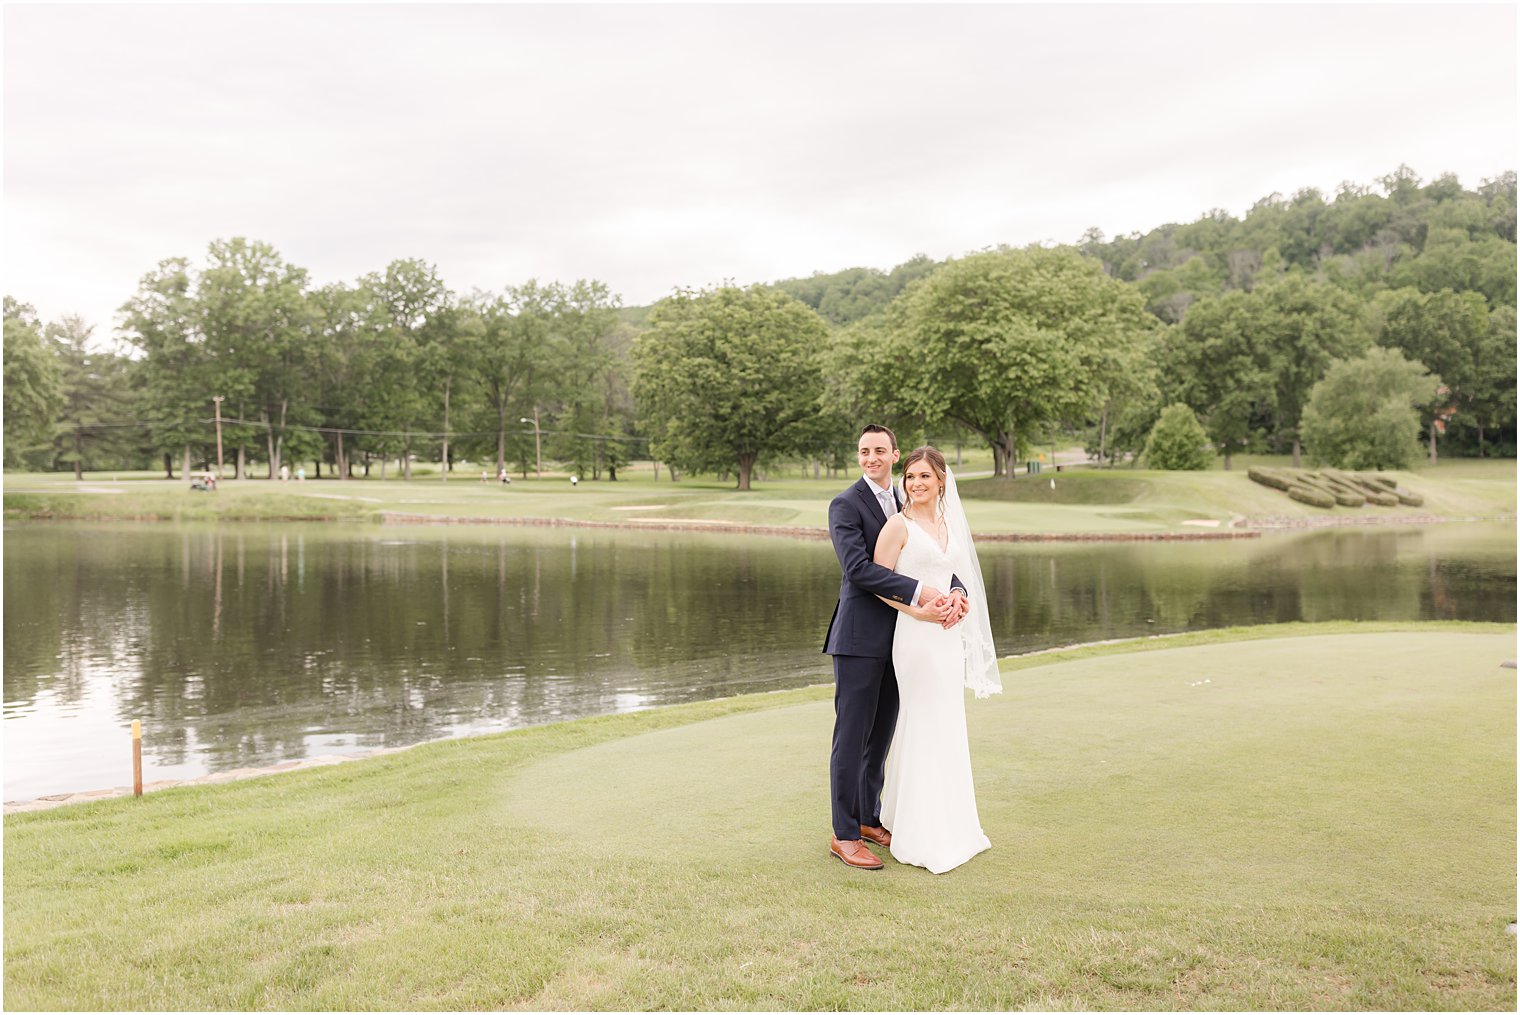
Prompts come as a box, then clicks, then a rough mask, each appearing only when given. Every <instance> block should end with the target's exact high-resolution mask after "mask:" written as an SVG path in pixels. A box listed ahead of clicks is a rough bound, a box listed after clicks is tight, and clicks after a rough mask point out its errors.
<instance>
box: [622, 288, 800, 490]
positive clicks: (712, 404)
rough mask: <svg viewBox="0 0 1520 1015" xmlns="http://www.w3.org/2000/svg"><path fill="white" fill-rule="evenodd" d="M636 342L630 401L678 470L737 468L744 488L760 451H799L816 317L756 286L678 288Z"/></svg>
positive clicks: (655, 443)
mask: <svg viewBox="0 0 1520 1015" xmlns="http://www.w3.org/2000/svg"><path fill="white" fill-rule="evenodd" d="M649 323H650V330H649V331H647V332H645V333H644V334H643V335H641V336H639V339H638V341H637V342H636V343H635V344H634V385H633V391H634V396H635V398H636V399H637V400H638V403H639V406H640V409H641V416H642V421H643V424H644V426H645V428H646V431H647V432H648V434H649V436H650V442H651V444H652V446H653V448H654V450H655V453H656V454H657V455H659V456H660V457H662V458H663V459H665V460H666V461H668V462H670V463H671V464H672V465H675V466H677V467H679V468H684V469H703V468H722V467H726V466H737V472H738V477H739V484H738V488H739V489H740V490H748V489H750V481H751V476H752V475H753V473H754V468H755V462H756V461H757V460H759V459H760V457H761V456H763V455H776V454H787V453H792V452H797V451H803V450H806V449H807V448H808V447H809V445H810V444H811V443H812V440H813V438H814V436H815V430H816V426H817V406H818V398H819V395H820V394H821V391H822V385H823V382H822V378H821V371H820V364H819V356H818V352H819V350H820V349H821V348H822V347H823V345H824V343H825V342H826V340H827V336H828V326H827V325H826V324H825V323H824V321H823V319H822V318H821V317H819V316H818V315H817V313H815V312H814V311H813V310H812V309H811V308H809V307H808V306H807V305H805V304H803V303H801V302H800V301H798V300H796V299H794V298H792V297H791V296H788V295H786V294H785V293H782V292H778V291H776V290H775V289H770V288H766V287H762V286H752V287H750V288H748V289H740V288H738V287H736V286H721V287H717V288H711V289H704V290H701V291H690V290H686V291H681V292H678V293H676V294H675V295H674V296H671V297H669V298H667V299H665V300H663V301H661V302H660V303H659V304H657V305H656V306H655V308H654V310H653V312H651V313H650V315H649Z"/></svg>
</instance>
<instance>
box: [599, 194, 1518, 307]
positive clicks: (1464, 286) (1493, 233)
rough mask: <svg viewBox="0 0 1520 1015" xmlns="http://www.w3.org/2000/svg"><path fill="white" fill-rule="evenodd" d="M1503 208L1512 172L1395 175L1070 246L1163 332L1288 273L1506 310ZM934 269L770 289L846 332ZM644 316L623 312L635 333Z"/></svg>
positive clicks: (1509, 260)
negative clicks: (1135, 298) (1468, 185)
mask: <svg viewBox="0 0 1520 1015" xmlns="http://www.w3.org/2000/svg"><path fill="white" fill-rule="evenodd" d="M1515 203H1516V201H1515V174H1514V173H1513V172H1508V173H1505V174H1503V175H1502V176H1500V177H1498V178H1497V179H1494V180H1485V181H1483V182H1482V183H1481V184H1479V185H1478V186H1477V188H1476V189H1472V190H1469V189H1464V188H1463V187H1462V185H1461V183H1460V182H1459V181H1458V180H1457V178H1456V177H1454V176H1442V177H1439V178H1438V179H1436V180H1433V181H1432V182H1430V183H1427V184H1424V185H1421V182H1420V179H1419V177H1418V176H1417V175H1416V174H1415V173H1414V171H1413V170H1411V169H1409V168H1408V167H1407V166H1400V167H1399V169H1398V170H1396V171H1395V172H1393V173H1391V174H1389V175H1388V176H1385V177H1382V178H1380V179H1379V180H1377V181H1376V183H1375V185H1373V186H1361V185H1357V184H1352V183H1345V184H1342V185H1341V187H1340V189H1339V190H1338V191H1337V192H1336V193H1335V194H1334V195H1333V196H1330V197H1326V195H1325V194H1323V193H1322V192H1320V191H1319V190H1316V189H1314V188H1306V189H1304V190H1300V191H1298V192H1297V193H1295V194H1293V195H1292V196H1291V197H1284V196H1283V195H1281V194H1271V195H1268V196H1266V197H1263V198H1262V199H1261V200H1259V201H1257V202H1256V203H1255V204H1254V205H1252V206H1251V208H1250V210H1249V211H1247V212H1246V214H1245V216H1244V217H1243V218H1236V217H1234V216H1233V215H1231V214H1229V213H1228V212H1226V211H1222V210H1220V209H1215V210H1213V211H1210V212H1207V213H1205V214H1203V215H1202V216H1200V217H1199V218H1198V219H1197V220H1195V221H1193V222H1189V223H1187V224H1185V225H1179V224H1176V223H1169V224H1167V225H1162V226H1157V227H1156V228H1155V229H1152V230H1151V231H1150V232H1148V233H1144V234H1142V233H1138V232H1136V233H1130V234H1129V235H1127V236H1115V237H1112V238H1106V237H1105V236H1104V234H1103V232H1102V230H1101V229H1099V228H1096V227H1094V228H1092V229H1089V230H1088V231H1087V233H1086V234H1085V235H1084V236H1082V237H1081V238H1080V239H1077V240H1076V241H1075V246H1076V247H1077V249H1079V250H1081V251H1082V252H1083V253H1084V254H1087V255H1088V256H1090V257H1095V258H1097V259H1098V260H1100V261H1102V262H1103V267H1104V269H1105V270H1106V271H1107V272H1108V273H1109V275H1111V276H1113V277H1115V278H1118V279H1121V280H1123V281H1125V282H1133V283H1135V284H1136V285H1137V286H1139V288H1140V290H1141V291H1142V292H1143V293H1144V294H1145V298H1146V306H1147V307H1148V308H1149V309H1150V311H1151V312H1152V313H1153V314H1155V315H1156V316H1157V317H1159V318H1161V319H1162V320H1164V321H1167V322H1168V323H1175V322H1177V321H1180V320H1181V319H1182V315H1183V313H1184V312H1185V311H1186V310H1187V308H1188V306H1189V305H1191V304H1192V303H1194V302H1196V301H1197V300H1198V299H1199V298H1200V297H1203V296H1209V295H1216V294H1219V293H1223V292H1227V291H1229V290H1232V289H1240V290H1249V289H1250V288H1252V285H1253V283H1254V282H1255V281H1256V280H1257V279H1258V278H1260V277H1264V276H1268V277H1270V276H1274V275H1277V274H1280V273H1282V272H1284V271H1289V270H1294V269H1297V270H1299V271H1302V272H1304V273H1307V274H1310V275H1313V276H1315V277H1317V278H1319V279H1320V280H1321V281H1325V282H1331V283H1333V284H1336V285H1338V286H1340V287H1342V288H1345V289H1348V290H1351V291H1352V292H1355V293H1356V294H1358V295H1360V296H1363V297H1368V296H1370V295H1371V294H1372V293H1373V292H1376V291H1377V290H1379V289H1395V288H1401V287H1404V286H1413V287H1415V288H1417V289H1419V290H1421V291H1422V292H1439V291H1440V290H1442V289H1451V290H1453V291H1456V292H1464V291H1470V292H1480V293H1482V294H1483V296H1484V298H1485V299H1486V300H1487V301H1488V305H1489V307H1490V309H1492V308H1495V307H1499V306H1506V305H1507V306H1514V304H1515V268H1516V262H1515ZM989 239H990V238H989ZM943 263H944V262H942V261H934V260H932V259H930V258H929V257H927V256H925V255H923V254H920V255H919V256H917V257H914V258H913V259H911V260H909V261H906V262H904V263H902V264H900V265H898V266H897V267H895V268H893V269H891V270H890V271H884V270H881V269H879V268H846V269H844V270H843V271H836V272H833V273H830V274H824V273H821V272H820V273H817V274H814V275H812V276H811V277H808V278H789V279H782V280H781V281H778V282H775V283H773V285H774V286H775V287H776V288H778V289H781V290H783V291H785V292H787V293H789V294H791V295H792V296H795V297H796V298H797V299H799V300H801V301H802V302H804V303H806V304H807V305H808V306H810V307H812V308H813V309H814V310H816V311H818V313H819V314H820V315H822V316H823V318H824V319H825V320H827V321H828V322H829V323H830V324H833V325H841V324H849V323H851V322H852V321H858V320H860V319H861V318H863V317H869V316H870V315H871V314H874V313H878V312H879V311H881V310H883V309H885V308H886V305H887V304H888V303H890V302H891V301H892V298H893V297H895V296H896V295H897V294H898V293H900V292H901V291H902V290H903V289H904V288H905V287H906V286H907V285H908V284H909V283H910V282H912V281H914V280H915V279H918V278H922V277H923V276H925V275H927V274H929V273H930V272H931V271H933V270H934V269H935V268H937V267H939V266H940V265H941V264H943ZM647 313H648V308H647V307H630V308H627V309H626V310H625V314H626V315H627V316H628V318H629V319H630V320H631V321H632V322H633V323H636V324H642V323H643V319H644V317H645V316H646V315H647Z"/></svg>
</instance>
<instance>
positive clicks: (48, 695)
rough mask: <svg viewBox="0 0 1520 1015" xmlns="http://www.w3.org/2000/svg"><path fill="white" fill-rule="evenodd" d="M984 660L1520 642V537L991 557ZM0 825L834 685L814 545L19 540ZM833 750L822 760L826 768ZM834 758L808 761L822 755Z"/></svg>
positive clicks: (81, 532) (8, 628)
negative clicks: (180, 784) (994, 652)
mask: <svg viewBox="0 0 1520 1015" xmlns="http://www.w3.org/2000/svg"><path fill="white" fill-rule="evenodd" d="M980 552H981V555H982V566H983V571H984V573H985V576H986V580H987V587H988V595H989V599H990V600H991V606H992V622H993V633H994V636H995V638H996V641H997V645H998V650H999V653H1000V654H1002V655H1012V654H1018V653H1024V652H1030V651H1033V650H1036V649H1042V648H1049V647H1052V646H1057V645H1066V644H1072V643H1075V642H1082V641H1094V640H1098V639H1103V638H1116V637H1125V636H1133V635H1144V634H1156V633H1161V632H1171V631H1183V630H1191V629H1198V628H1211V627H1223V626H1228V625H1232V624H1258V623H1276V622H1282V621H1293V620H1307V621H1316V620H1337V619H1348V620H1349V619H1355V620H1408V619H1417V618H1418V619H1464V620H1493V621H1505V622H1513V621H1514V620H1515V529H1514V527H1513V525H1510V524H1484V525H1462V524H1447V525H1441V526H1433V527H1429V528H1424V529H1392V528H1357V529H1323V530H1316V531H1301V532H1295V533H1290V534H1277V535H1268V536H1265V537H1263V538H1261V539H1250V540H1233V541H1221V542H1200V543H1068V544H1049V543H1026V544H1007V543H1003V544H991V543H989V544H984V545H983V546H981V547H980ZM4 567H5V620H4V623H5V642H4V680H5V712H4V739H5V780H4V793H5V799H7V800H24V799H30V798H33V797H37V796H40V795H44V794H49V793H57V792H66V791H71V790H83V789H97V788H105V787H109V786H119V785H122V784H124V783H128V782H130V778H131V770H130V740H129V734H128V732H127V730H128V728H129V726H130V723H131V720H133V719H141V720H142V722H143V728H144V744H145V747H144V769H145V772H144V778H145V779H146V780H147V781H152V780H155V779H184V778H191V777H194V776H197V775H202V774H205V773H206V772H213V771H222V770H226V769H231V768H238V767H243V766H250V765H266V764H273V763H275V762H279V761H287V760H293V759H298V758H302V757H307V756H312V755H323V754H350V753H361V752H363V751H365V750H368V749H371V748H374V747H387V746H402V745H406V744H413V743H417V742H419V741H423V740H430V739H434V738H438V737H444V736H457V735H462V734H468V733H478V732H485V731H490V730H502V729H511V728H515V727H520V726H527V725H531V724H536V723H544V722H552V721H556V720H560V719H568V718H573V717H577V716H586V715H597V714H604V713H611V712H625V711H629V710H631V709H637V708H643V707H647V706H651V705H661V704H667V703H671V702H680V701H689V700H693V699H699V698H715V697H724V696H728V695H733V694H740V693H744V692H747V691H759V690H770V689H777V688H784V687H795V686H800V685H805V684H812V683H819V682H823V681H826V680H828V679H829V673H830V670H829V665H828V658H827V657H826V656H823V655H821V654H820V651H819V650H820V648H821V646H822V642H823V636H824V631H825V629H826V627H827V625H828V620H829V614H830V612H831V611H832V609H833V605H834V599H835V595H836V593H837V591H838V587H839V570H838V565H837V564H836V563H835V560H834V554H833V551H832V549H831V548H830V546H829V544H828V543H826V542H822V541H820V542H809V541H794V540H787V539H781V538H775V537H739V536H732V535H722V536H719V535H713V536H704V535H691V534H668V535H667V534H650V533H635V532H613V531H598V530H572V529H541V530H536V529H518V528H510V527H491V528H464V527H428V528H416V529H401V528H389V527H386V528H378V527H376V528H371V527H360V528H351V527H345V526H339V525H332V524H329V525H288V524H287V525H278V526H276V525H269V526H264V525H255V524H242V525H224V526H220V527H217V526H213V525H207V526H191V525H150V524H115V525H103V524H102V525H85V524H81V525H68V524H48V523H33V524H16V525H9V526H7V527H6V531H5V555H4ZM820 750H823V751H824V752H825V753H826V752H827V745H823V746H822V747H820ZM820 757H822V755H820Z"/></svg>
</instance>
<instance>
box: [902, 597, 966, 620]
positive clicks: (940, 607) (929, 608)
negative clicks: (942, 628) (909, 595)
mask: <svg viewBox="0 0 1520 1015" xmlns="http://www.w3.org/2000/svg"><path fill="white" fill-rule="evenodd" d="M906 612H907V614H908V616H910V617H912V618H913V619H914V620H922V621H924V622H925V623H928V624H944V623H945V621H946V620H947V619H948V618H951V617H954V616H955V613H954V611H953V608H952V597H950V596H945V595H941V596H939V597H937V598H936V599H934V600H933V601H932V602H930V603H927V604H925V605H923V606H909V607H908V608H907V611H906Z"/></svg>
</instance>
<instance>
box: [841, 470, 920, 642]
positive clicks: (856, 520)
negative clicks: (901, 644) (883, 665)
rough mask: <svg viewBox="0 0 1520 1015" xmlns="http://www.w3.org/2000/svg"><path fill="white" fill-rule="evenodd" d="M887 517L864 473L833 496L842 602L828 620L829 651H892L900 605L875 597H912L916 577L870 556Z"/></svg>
mask: <svg viewBox="0 0 1520 1015" xmlns="http://www.w3.org/2000/svg"><path fill="white" fill-rule="evenodd" d="M885 524H887V519H886V516H885V515H884V514H882V511H881V504H880V503H879V502H878V501H877V500H876V492H875V489H874V488H873V487H872V486H871V484H869V483H867V482H866V481H865V477H861V478H860V479H859V480H857V481H856V483H855V485H854V486H852V487H850V488H849V489H848V490H846V491H844V492H843V493H841V494H840V495H839V496H837V497H835V498H834V499H833V500H832V501H830V502H829V538H830V539H832V540H833V542H834V553H835V554H836V555H837V556H838V557H839V570H840V572H841V574H842V580H841V581H840V584H839V603H838V604H837V605H836V606H835V607H834V617H833V619H832V620H830V621H829V633H828V637H827V638H826V639H825V640H824V643H823V651H824V652H826V653H828V654H829V655H840V656H867V657H870V658H874V659H890V658H891V657H892V634H893V632H895V631H896V630H897V611H896V610H894V609H892V607H890V606H888V605H887V604H886V603H884V602H882V601H881V600H880V599H877V598H876V597H877V596H885V597H886V598H888V599H895V600H896V601H897V602H899V603H910V602H912V598H913V590H914V589H915V588H917V587H918V579H916V578H909V577H908V576H906V575H900V574H898V573H897V572H895V571H892V570H890V569H888V568H885V567H882V566H881V565H880V564H878V563H876V562H875V561H874V560H873V559H872V558H873V557H874V556H875V555H876V539H877V537H878V536H880V535H881V528H882V526H883V525H885Z"/></svg>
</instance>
